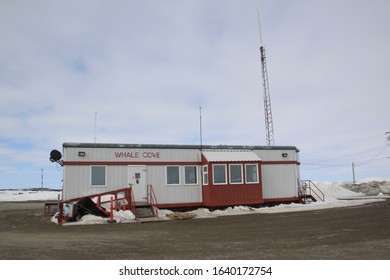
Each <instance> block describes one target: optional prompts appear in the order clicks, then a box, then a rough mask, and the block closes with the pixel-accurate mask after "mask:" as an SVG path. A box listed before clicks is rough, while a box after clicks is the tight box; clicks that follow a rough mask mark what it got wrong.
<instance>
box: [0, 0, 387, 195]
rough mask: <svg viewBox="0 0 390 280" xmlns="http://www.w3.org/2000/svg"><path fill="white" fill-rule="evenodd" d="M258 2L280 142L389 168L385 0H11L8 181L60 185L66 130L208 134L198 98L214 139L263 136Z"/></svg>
mask: <svg viewBox="0 0 390 280" xmlns="http://www.w3.org/2000/svg"><path fill="white" fill-rule="evenodd" d="M257 8H259V9H260V14H261V24H262V34H263V43H264V46H265V48H266V51H267V63H268V72H269V83H270V93H271V102H272V113H273V121H274V123H273V124H274V131H275V144H276V145H288V146H297V147H298V148H299V149H300V151H301V152H300V160H301V162H302V164H301V174H302V178H303V179H312V180H316V181H351V180H352V169H351V164H352V162H355V163H356V170H355V172H356V178H357V179H358V180H361V179H364V178H369V177H383V178H390V158H389V157H390V147H389V145H388V143H389V142H387V141H386V135H385V132H387V131H390V121H389V120H390V109H389V105H390V78H389V74H390V52H389V50H390V17H389V13H390V2H389V1H387V0H370V1H368V0H366V1H362V0H354V1H352V0H351V1H347V0H342V1H340V0H329V1H305V0H295V1H287V0H276V1H275V0H273V1H270V0H269V1H267V0H257V1H255V0H253V1H251V0H246V1H238V0H230V1H229V0H226V1H222V0H203V1H202V0H200V1H179V0H176V1H175V0H172V1H169V0H165V1H162V0H146V1H135V0H133V1H132V0H128V1H125V0H114V1H105V0H94V1H92V0H90V1H88V0H80V1H65V0H64V1H62V0H59V1H49V0H46V1H43V0H35V1H27V0H26V1H22V0H2V1H0V37H1V44H0V188H6V187H11V188H16V187H21V186H27V187H33V186H40V184H41V169H42V168H43V169H44V184H45V186H48V187H55V188H60V187H61V178H62V170H61V169H60V168H58V167H57V166H56V165H55V164H52V163H50V162H49V160H48V158H49V153H50V151H51V150H52V149H58V150H62V143H63V142H94V141H95V136H96V139H97V142H108V143H137V144H138V143H139V144H148V143H153V144H198V143H199V106H202V120H203V123H202V124H203V143H204V144H238V145H265V144H266V137H265V126H264V110H263V102H262V98H263V97H262V96H263V91H262V84H261V83H262V80H261V68H260V59H259V45H260V39H259V30H258V22H257V11H256V9H257ZM95 112H97V113H95ZM95 116H97V118H96V120H97V121H96V122H95ZM95 124H96V130H95ZM95 132H96V134H95Z"/></svg>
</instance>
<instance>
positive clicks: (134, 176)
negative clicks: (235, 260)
mask: <svg viewBox="0 0 390 280" xmlns="http://www.w3.org/2000/svg"><path fill="white" fill-rule="evenodd" d="M146 170H147V169H146V166H138V165H137V166H134V165H131V166H129V167H128V174H129V185H130V186H132V188H133V193H134V199H135V201H139V202H140V201H141V202H144V201H146V199H147V190H146Z"/></svg>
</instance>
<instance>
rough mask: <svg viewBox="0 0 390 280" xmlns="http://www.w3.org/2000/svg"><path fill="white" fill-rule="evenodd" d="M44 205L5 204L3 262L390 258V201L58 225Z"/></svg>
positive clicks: (0, 230)
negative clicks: (46, 214)
mask: <svg viewBox="0 0 390 280" xmlns="http://www.w3.org/2000/svg"><path fill="white" fill-rule="evenodd" d="M43 205H44V202H0V259H3V260H6V259H14V260H21V259H22V260H47V259H56V260H64V259H71V260H78V259H91V260H100V259H124V260H127V259H182V260H190V259H202V260H204V259H270V260H285V259H297V260H299V259H315V260H322V259H336V260H339V259H361V260H366V259H382V260H389V259H390V234H389V233H390V200H389V199H387V200H386V201H385V202H378V203H371V204H366V205H363V206H358V207H347V208H333V209H327V210H315V211H303V212H291V213H278V214H252V215H241V216H228V217H218V218H210V219H192V220H172V221H166V222H158V223H145V224H138V223H130V224H107V225H83V226H63V227H60V226H57V225H55V224H53V223H52V222H50V218H49V217H43Z"/></svg>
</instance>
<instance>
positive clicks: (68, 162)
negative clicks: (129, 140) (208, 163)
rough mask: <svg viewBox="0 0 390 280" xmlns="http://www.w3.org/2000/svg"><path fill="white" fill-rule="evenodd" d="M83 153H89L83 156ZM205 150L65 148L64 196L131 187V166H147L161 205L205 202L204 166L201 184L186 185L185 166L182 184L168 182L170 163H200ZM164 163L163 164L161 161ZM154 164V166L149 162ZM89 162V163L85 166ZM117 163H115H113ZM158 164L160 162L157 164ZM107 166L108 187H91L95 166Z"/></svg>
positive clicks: (79, 195) (74, 196)
mask: <svg viewBox="0 0 390 280" xmlns="http://www.w3.org/2000/svg"><path fill="white" fill-rule="evenodd" d="M79 152H85V156H83V157H80V156H79V155H78V154H79ZM200 161H201V152H200V150H196V149H152V148H150V149H137V148H89V147H65V148H64V162H65V165H64V182H63V183H64V188H63V199H64V200H67V199H72V198H77V197H83V196H87V195H93V194H97V193H102V192H107V191H111V190H117V189H122V188H126V187H128V185H129V183H128V166H129V165H132V164H134V165H145V166H146V167H147V168H146V169H147V184H150V185H152V186H153V189H154V192H155V194H156V197H157V201H158V203H159V204H170V203H201V202H202V187H201V178H202V177H201V174H200V172H201V168H200V167H199V166H198V184H196V185H185V184H184V167H181V168H180V171H181V173H182V174H181V181H180V182H181V184H180V185H167V184H166V166H168V165H178V163H186V164H185V165H199V163H200ZM159 162H161V165H158V163H159ZM148 163H153V165H148ZM83 164H87V165H83ZM112 164H114V165H112ZM156 164H157V165H156ZM93 165H102V166H106V186H105V187H103V186H99V187H92V186H91V166H93Z"/></svg>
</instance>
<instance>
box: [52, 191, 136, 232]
mask: <svg viewBox="0 0 390 280" xmlns="http://www.w3.org/2000/svg"><path fill="white" fill-rule="evenodd" d="M120 193H123V196H122V197H121V198H119V199H118V194H120ZM106 195H112V196H114V199H113V201H115V202H116V203H117V202H118V201H120V200H122V198H125V199H126V200H127V206H125V208H126V209H129V208H131V207H132V205H134V208H135V203H133V201H132V200H133V199H134V195H133V190H132V189H131V187H130V188H123V189H117V190H112V191H107V192H102V193H96V194H91V195H86V196H82V197H75V198H71V199H67V200H62V201H60V203H59V204H60V206H59V207H60V209H59V210H60V211H59V212H60V213H59V215H58V224H59V225H62V220H63V219H64V217H63V205H64V204H66V203H72V202H77V201H80V200H81V199H83V198H91V199H92V198H97V202H96V205H97V206H98V207H100V206H101V204H103V203H108V202H111V198H110V199H109V200H105V201H102V197H103V196H106ZM133 213H135V212H133Z"/></svg>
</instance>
